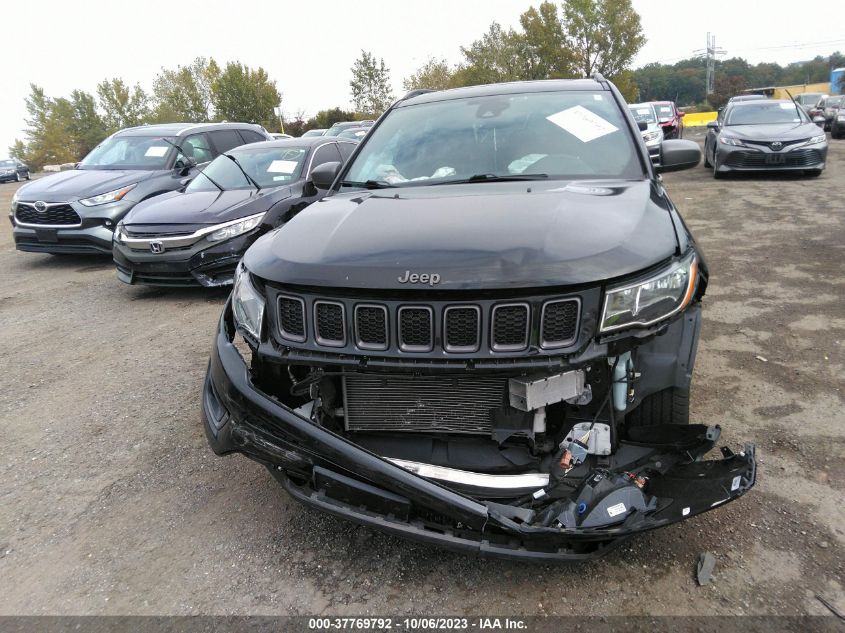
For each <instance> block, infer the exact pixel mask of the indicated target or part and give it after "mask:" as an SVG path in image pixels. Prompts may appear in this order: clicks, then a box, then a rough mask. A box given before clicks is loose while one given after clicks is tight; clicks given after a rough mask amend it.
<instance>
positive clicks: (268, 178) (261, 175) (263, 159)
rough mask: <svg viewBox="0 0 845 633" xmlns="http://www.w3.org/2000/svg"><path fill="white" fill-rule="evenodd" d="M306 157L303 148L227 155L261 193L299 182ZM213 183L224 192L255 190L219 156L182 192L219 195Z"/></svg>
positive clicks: (263, 150)
mask: <svg viewBox="0 0 845 633" xmlns="http://www.w3.org/2000/svg"><path fill="white" fill-rule="evenodd" d="M307 154H308V150H307V148H304V147H264V148H257V149H241V150H238V151H234V152H229V155H230V156H234V157H235V158H236V159H237V160H238V162H239V163H240V165H241V167H243V169H244V171H245V172H246V173H248V174H249V175H250V177H251V178H252V179H253V180H255V182H257V183H258V185H259V186H260V187H261V188H262V189H265V188H269V187H278V186H279V185H284V184H286V183H289V182H293V181H294V180H296V179H297V178H299V175H300V174H301V173H302V168H303V165H304V163H305V157H306V155H307ZM206 174H208V176H207V177H206ZM212 181H214V182H212ZM214 183H217V184H218V185H220V186H221V187H222V188H223V189H255V185H253V184H252V183H251V182H250V181H249V180H248V179H247V177H246V176H244V174H243V172H242V171H241V170H240V169H238V166H237V165H236V164H235V163H234V161H233V160H232V159H231V158H229V157H228V156H218V157H217V158H215V159H214V160H213V161H211V162H210V163H209V165H208V167H206V168H205V169H204V170H202V172H200V173H199V174H198V175H197V177H196V178H194V179H193V180H192V181H191V183H190V184H189V185H188V186H187V188H186V189H185V191H219V190H218V188H217V187H216V186H215V184H214Z"/></svg>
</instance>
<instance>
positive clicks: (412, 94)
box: [399, 88, 437, 101]
mask: <svg viewBox="0 0 845 633" xmlns="http://www.w3.org/2000/svg"><path fill="white" fill-rule="evenodd" d="M428 92H437V91H436V90H430V89H428V88H417V89H416V90H411V92H409V93H408V94H406V95H405V96H404V97H402V98H401V99H399V101H404V100H405V99H413V98H414V97H418V96H420V95H424V94H426V93H428Z"/></svg>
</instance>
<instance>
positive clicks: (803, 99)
mask: <svg viewBox="0 0 845 633" xmlns="http://www.w3.org/2000/svg"><path fill="white" fill-rule="evenodd" d="M823 96H824V95H823V94H822V93H820V92H805V93H803V94H800V95H797V96H796V97H795V100H796V101H797V102H798V103H800V104H801V105H815V104H816V103H818V101H819V99H821V98H822V97H823Z"/></svg>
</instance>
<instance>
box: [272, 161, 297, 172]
mask: <svg viewBox="0 0 845 633" xmlns="http://www.w3.org/2000/svg"><path fill="white" fill-rule="evenodd" d="M297 165H299V163H298V162H297V161H295V160H274V161H273V162H272V163H270V166H269V167H268V168H267V171H268V172H273V173H277V174H292V173H293V172H295V171H296V167H297Z"/></svg>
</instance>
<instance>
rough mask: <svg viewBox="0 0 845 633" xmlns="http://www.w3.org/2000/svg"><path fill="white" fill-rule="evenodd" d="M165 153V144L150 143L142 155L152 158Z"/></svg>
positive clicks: (159, 156)
mask: <svg viewBox="0 0 845 633" xmlns="http://www.w3.org/2000/svg"><path fill="white" fill-rule="evenodd" d="M166 153H167V145H151V146H150V147H148V148H147V151H146V152H144V156H152V157H154V158H161V157H162V156H164V155H165V154H166Z"/></svg>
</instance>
